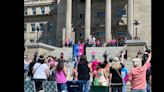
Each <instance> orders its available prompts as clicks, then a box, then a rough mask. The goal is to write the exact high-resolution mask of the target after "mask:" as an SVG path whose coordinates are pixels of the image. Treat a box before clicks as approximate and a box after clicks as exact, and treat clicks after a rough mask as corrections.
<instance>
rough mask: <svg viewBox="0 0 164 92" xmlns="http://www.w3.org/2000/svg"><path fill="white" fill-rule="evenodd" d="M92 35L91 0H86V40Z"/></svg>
mask: <svg viewBox="0 0 164 92" xmlns="http://www.w3.org/2000/svg"><path fill="white" fill-rule="evenodd" d="M90 33H91V0H85V40H86V39H88V38H89V36H90Z"/></svg>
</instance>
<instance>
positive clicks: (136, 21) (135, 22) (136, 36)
mask: <svg viewBox="0 0 164 92" xmlns="http://www.w3.org/2000/svg"><path fill="white" fill-rule="evenodd" d="M139 24H140V23H139V22H138V20H134V25H135V26H136V30H135V37H134V39H136V40H137V39H139V37H138V35H137V34H138V33H137V27H138V25H139Z"/></svg>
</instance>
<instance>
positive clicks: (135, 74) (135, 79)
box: [128, 61, 150, 89]
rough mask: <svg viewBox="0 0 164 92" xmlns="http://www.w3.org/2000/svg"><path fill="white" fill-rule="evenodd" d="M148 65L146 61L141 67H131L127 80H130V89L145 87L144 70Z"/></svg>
mask: <svg viewBox="0 0 164 92" xmlns="http://www.w3.org/2000/svg"><path fill="white" fill-rule="evenodd" d="M149 67H150V62H147V61H146V63H145V64H144V65H143V66H142V67H133V68H132V70H131V71H130V72H129V74H128V80H129V81H131V85H132V89H145V88H146V71H147V69H148V68H149Z"/></svg>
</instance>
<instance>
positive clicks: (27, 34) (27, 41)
mask: <svg viewBox="0 0 164 92" xmlns="http://www.w3.org/2000/svg"><path fill="white" fill-rule="evenodd" d="M30 31H31V24H30V23H27V26H26V43H30V39H29V35H30Z"/></svg>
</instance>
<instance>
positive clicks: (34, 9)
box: [32, 7, 36, 15]
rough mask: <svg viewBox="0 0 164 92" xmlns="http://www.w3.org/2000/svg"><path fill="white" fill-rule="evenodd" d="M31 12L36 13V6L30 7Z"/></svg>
mask: <svg viewBox="0 0 164 92" xmlns="http://www.w3.org/2000/svg"><path fill="white" fill-rule="evenodd" d="M32 13H33V15H35V14H36V8H35V7H33V8H32Z"/></svg>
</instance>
